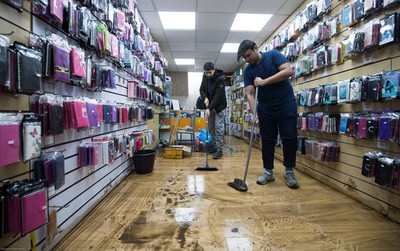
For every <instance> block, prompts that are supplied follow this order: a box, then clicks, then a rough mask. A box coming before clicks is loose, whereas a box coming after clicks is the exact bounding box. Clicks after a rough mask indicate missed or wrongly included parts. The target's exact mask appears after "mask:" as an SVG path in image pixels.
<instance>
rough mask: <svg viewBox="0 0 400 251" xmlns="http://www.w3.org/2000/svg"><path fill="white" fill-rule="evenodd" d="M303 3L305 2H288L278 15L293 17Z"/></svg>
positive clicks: (289, 0)
mask: <svg viewBox="0 0 400 251" xmlns="http://www.w3.org/2000/svg"><path fill="white" fill-rule="evenodd" d="M303 3H304V0H287V1H286V2H285V4H284V5H283V6H282V8H281V9H280V10H279V11H278V12H277V14H281V15H291V14H292V13H293V12H294V11H295V10H296V9H297V8H299V7H300V5H302V4H303Z"/></svg>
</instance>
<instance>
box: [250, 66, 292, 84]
mask: <svg viewBox="0 0 400 251" xmlns="http://www.w3.org/2000/svg"><path fill="white" fill-rule="evenodd" d="M278 70H279V72H277V73H276V74H275V75H272V76H271V77H268V78H265V79H262V78H260V77H257V78H256V79H254V85H255V86H256V87H257V86H264V85H269V84H275V83H279V82H282V81H284V80H285V79H288V78H289V77H290V76H292V67H291V66H290V63H289V62H287V63H284V64H282V65H280V66H279V67H278Z"/></svg>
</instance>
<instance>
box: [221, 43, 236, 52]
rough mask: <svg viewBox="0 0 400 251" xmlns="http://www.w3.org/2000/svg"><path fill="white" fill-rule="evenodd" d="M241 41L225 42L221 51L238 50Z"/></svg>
mask: <svg viewBox="0 0 400 251" xmlns="http://www.w3.org/2000/svg"><path fill="white" fill-rule="evenodd" d="M239 45H240V44H239V43H224V45H223V46H222V49H221V52H227V53H231V52H235V53H236V52H237V49H238V48H239Z"/></svg>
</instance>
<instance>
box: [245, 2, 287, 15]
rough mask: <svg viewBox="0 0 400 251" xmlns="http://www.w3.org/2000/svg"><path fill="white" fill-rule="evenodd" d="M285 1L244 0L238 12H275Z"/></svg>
mask: <svg viewBox="0 0 400 251" xmlns="http://www.w3.org/2000/svg"><path fill="white" fill-rule="evenodd" d="M284 2H285V1H282V0H274V1H272V0H243V1H242V4H241V5H240V8H239V10H238V13H255V14H273V13H276V12H277V11H278V10H279V9H280V8H281V7H282V5H283V3H284Z"/></svg>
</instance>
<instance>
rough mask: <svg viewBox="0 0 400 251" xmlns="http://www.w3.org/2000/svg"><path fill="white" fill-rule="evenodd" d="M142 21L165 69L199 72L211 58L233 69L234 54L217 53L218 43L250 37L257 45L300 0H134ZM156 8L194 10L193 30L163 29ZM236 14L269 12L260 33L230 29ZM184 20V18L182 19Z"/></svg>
mask: <svg viewBox="0 0 400 251" xmlns="http://www.w3.org/2000/svg"><path fill="white" fill-rule="evenodd" d="M136 2H137V7H138V10H139V12H140V15H141V16H142V18H143V20H144V22H145V23H146V25H147V26H148V27H149V29H150V33H151V34H152V36H153V38H154V40H155V41H157V42H158V43H159V45H160V47H161V51H162V52H163V55H164V57H165V58H166V59H167V60H168V69H167V71H180V72H193V71H197V72H199V71H203V64H204V63H205V62H208V61H211V62H213V63H214V64H215V67H216V68H219V69H222V70H224V71H225V72H234V71H235V70H236V69H238V67H239V66H240V64H239V63H238V62H237V60H236V53H220V51H221V48H222V45H223V44H224V43H225V42H227V43H240V42H241V41H243V40H244V39H250V40H253V41H255V42H256V44H257V45H261V44H263V43H264V42H265V41H266V40H267V38H268V37H269V36H270V35H271V34H272V33H273V32H274V31H275V30H276V29H278V27H279V26H280V25H281V24H282V23H283V22H284V21H285V20H286V19H287V18H288V17H289V16H290V15H291V14H292V13H293V12H294V11H295V10H296V9H297V8H298V7H299V6H300V5H301V4H302V3H303V2H304V0H136ZM158 11H179V12H196V29H195V30H164V29H163V27H162V25H161V21H160V18H159V16H158ZM236 13H255V14H273V17H272V18H271V20H270V21H269V22H268V23H267V24H266V25H265V26H264V28H263V29H262V30H261V31H260V32H250V31H249V32H243V31H230V28H231V25H232V23H233V20H234V19H235V15H236ZM182 21H183V22H184V20H182ZM174 58H194V59H195V65H194V66H193V65H191V66H187V65H176V64H175V61H174Z"/></svg>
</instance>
